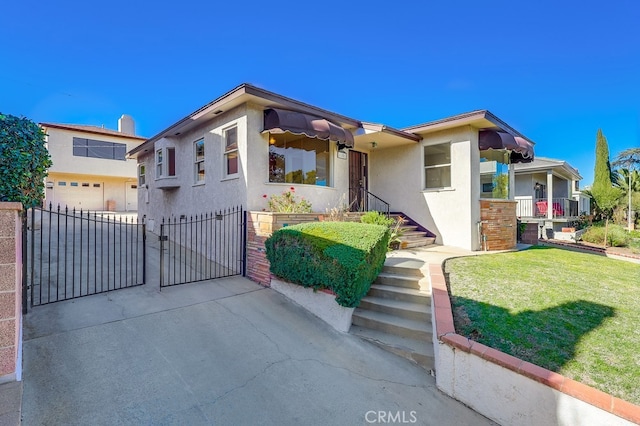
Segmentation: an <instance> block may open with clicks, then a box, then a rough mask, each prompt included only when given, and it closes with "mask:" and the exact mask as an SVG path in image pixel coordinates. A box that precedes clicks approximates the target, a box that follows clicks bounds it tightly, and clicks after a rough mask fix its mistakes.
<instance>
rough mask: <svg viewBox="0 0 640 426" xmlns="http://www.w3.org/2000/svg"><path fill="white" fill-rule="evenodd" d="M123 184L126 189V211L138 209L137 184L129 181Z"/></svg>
mask: <svg viewBox="0 0 640 426" xmlns="http://www.w3.org/2000/svg"><path fill="white" fill-rule="evenodd" d="M125 185H126V191H127V194H126V197H127V211H128V212H135V211H138V185H137V184H135V183H131V182H127V183H126V184H125Z"/></svg>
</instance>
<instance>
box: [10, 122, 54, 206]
mask: <svg viewBox="0 0 640 426" xmlns="http://www.w3.org/2000/svg"><path fill="white" fill-rule="evenodd" d="M44 137H45V135H44V132H43V131H42V129H41V128H40V126H38V125H37V124H36V123H34V122H33V121H31V120H29V119H28V118H20V117H15V116H13V115H8V114H2V113H0V201H16V202H20V203H22V205H23V206H24V207H25V208H31V207H34V206H37V205H39V204H40V203H41V202H42V199H43V198H44V178H45V177H46V176H47V168H48V167H50V166H51V159H50V157H49V152H48V151H47V148H46V146H45V141H44Z"/></svg>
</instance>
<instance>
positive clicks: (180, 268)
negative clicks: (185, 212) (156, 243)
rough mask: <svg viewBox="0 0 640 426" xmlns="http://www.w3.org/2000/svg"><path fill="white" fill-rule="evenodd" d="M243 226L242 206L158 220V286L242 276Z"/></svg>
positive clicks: (243, 262) (243, 255) (243, 214)
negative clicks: (160, 221)
mask: <svg viewBox="0 0 640 426" xmlns="http://www.w3.org/2000/svg"><path fill="white" fill-rule="evenodd" d="M245 229H246V212H244V211H243V209H242V207H233V208H230V209H225V210H221V211H218V212H214V213H207V214H201V215H196V216H189V217H188V218H187V217H186V216H181V217H173V218H170V219H167V220H165V219H162V223H161V225H160V287H161V288H162V287H169V286H173V285H178V284H186V283H191V282H197V281H204V280H211V279H215V278H223V277H229V276H233V275H244V274H245V265H246V250H245Z"/></svg>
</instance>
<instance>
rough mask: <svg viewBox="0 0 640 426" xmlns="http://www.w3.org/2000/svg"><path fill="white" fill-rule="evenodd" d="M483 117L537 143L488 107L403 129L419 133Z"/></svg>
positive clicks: (512, 133)
mask: <svg viewBox="0 0 640 426" xmlns="http://www.w3.org/2000/svg"><path fill="white" fill-rule="evenodd" d="M482 119H485V120H487V121H490V122H491V123H493V124H494V125H496V126H497V127H499V128H501V129H502V130H504V131H506V132H507V133H509V134H510V135H512V136H518V137H521V138H523V139H525V140H526V141H527V142H530V143H532V144H534V145H535V142H533V141H532V140H531V139H529V138H527V137H526V136H525V135H523V134H522V133H520V132H519V131H517V130H516V129H514V128H513V127H511V126H510V125H508V124H507V123H506V122H505V121H503V120H501V119H500V118H498V116H496V115H495V114H493V113H492V112H491V111H489V110H486V109H479V110H474V111H469V112H464V113H462V114H458V115H452V116H451V117H445V118H441V119H439V120H434V121H429V122H427V123H423V124H418V125H416V126H411V127H406V128H404V129H402V130H403V131H405V132H411V133H419V132H421V131H424V130H436V129H439V128H442V127H451V125H452V124H453V125H459V126H464V125H466V124H469V123H470V122H473V121H475V120H482Z"/></svg>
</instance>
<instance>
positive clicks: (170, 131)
mask: <svg viewBox="0 0 640 426" xmlns="http://www.w3.org/2000/svg"><path fill="white" fill-rule="evenodd" d="M244 94H247V95H250V96H255V97H258V98H261V99H265V100H267V101H271V102H274V103H275V104H277V105H281V106H284V107H287V108H291V109H294V110H296V111H298V112H302V113H307V114H313V115H318V116H321V117H323V118H326V119H328V120H330V121H336V122H339V123H343V124H347V125H350V126H353V127H360V126H361V123H360V121H358V120H355V119H353V118H349V117H346V116H344V115H340V114H336V113H334V112H331V111H327V110H325V109H322V108H318V107H315V106H313V105H309V104H306V103H304V102H300V101H297V100H295V99H291V98H288V97H286V96H282V95H278V94H277V93H274V92H270V91H268V90H264V89H260V88H258V87H256V86H253V85H251V84H249V83H242V84H241V85H239V86H237V87H235V88H233V89H231V90H230V91H228V92H227V93H225V94H223V95H222V96H220V97H218V98H216V99H214V100H213V101H211V102H209V103H208V104H206V105H204V106H202V107H200V108H198V109H197V110H195V111H194V112H192V113H191V114H189V115H187V116H186V117H184V118H183V119H181V120H179V121H177V122H176V123H174V124H172V125H171V126H169V127H167V128H166V129H164V130H163V131H161V132H160V133H158V134H156V135H155V136H153V137H151V138H149V139H148V140H147V141H146V142H145V143H143V144H141V145H139V146H137V147H136V148H134V149H132V150H131V151H130V152H129V153H128V155H134V154H137V153H138V152H140V151H142V150H144V149H145V148H147V149H148V147H149V146H153V144H154V142H155V141H157V140H159V139H162V138H163V137H165V136H167V135H174V134H175V133H176V129H178V128H180V127H181V126H182V125H183V124H186V123H189V122H191V121H193V120H195V119H198V118H199V117H202V116H203V115H204V114H206V113H208V112H209V111H211V110H213V111H215V110H216V109H220V108H222V106H223V105H224V104H226V103H227V102H230V101H232V100H233V99H236V98H238V97H240V96H242V95H244ZM274 106H275V105H274Z"/></svg>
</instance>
